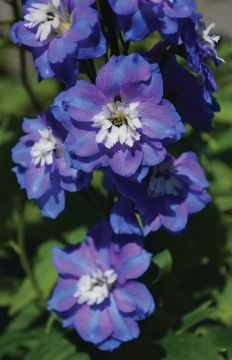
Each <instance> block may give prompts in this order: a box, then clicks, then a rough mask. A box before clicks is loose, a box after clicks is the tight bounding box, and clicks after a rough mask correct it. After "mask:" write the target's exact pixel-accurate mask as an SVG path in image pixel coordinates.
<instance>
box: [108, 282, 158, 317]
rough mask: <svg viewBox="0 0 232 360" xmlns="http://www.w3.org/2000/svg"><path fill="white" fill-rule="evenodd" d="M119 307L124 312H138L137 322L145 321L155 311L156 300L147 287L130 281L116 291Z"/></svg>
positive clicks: (115, 295)
mask: <svg viewBox="0 0 232 360" xmlns="http://www.w3.org/2000/svg"><path fill="white" fill-rule="evenodd" d="M114 297H115V299H116V300H115V301H116V304H117V307H118V308H119V309H120V311H122V312H126V313H128V312H129V313H130V312H134V311H135V310H136V320H143V319H144V318H145V317H146V316H148V315H150V314H152V313H153V312H154V310H155V304H154V300H153V298H152V296H151V294H150V292H149V291H148V289H147V287H146V286H145V285H143V284H141V283H138V282H135V281H128V282H127V283H126V284H125V285H124V286H123V287H121V288H120V287H119V288H117V289H115V291H114Z"/></svg>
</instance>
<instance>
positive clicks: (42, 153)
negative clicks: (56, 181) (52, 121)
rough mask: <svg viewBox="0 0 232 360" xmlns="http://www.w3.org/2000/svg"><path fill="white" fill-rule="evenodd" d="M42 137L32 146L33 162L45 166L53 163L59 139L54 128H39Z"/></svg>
mask: <svg viewBox="0 0 232 360" xmlns="http://www.w3.org/2000/svg"><path fill="white" fill-rule="evenodd" d="M39 133H40V135H41V138H40V140H39V141H37V142H36V143H35V144H34V145H33V146H32V148H31V156H32V164H33V165H40V166H44V165H45V164H47V165H51V164H52V163H53V152H54V150H55V149H56V145H57V140H56V138H55V137H54V135H53V133H52V130H51V129H49V128H47V129H44V130H39Z"/></svg>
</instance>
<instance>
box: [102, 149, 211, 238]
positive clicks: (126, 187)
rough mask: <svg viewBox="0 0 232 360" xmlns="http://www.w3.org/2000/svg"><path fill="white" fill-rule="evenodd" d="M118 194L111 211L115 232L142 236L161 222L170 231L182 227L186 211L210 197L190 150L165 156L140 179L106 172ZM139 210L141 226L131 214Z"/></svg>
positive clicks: (198, 208)
mask: <svg viewBox="0 0 232 360" xmlns="http://www.w3.org/2000/svg"><path fill="white" fill-rule="evenodd" d="M108 176H109V177H110V179H111V181H112V182H113V184H115V186H116V188H117V190H118V191H119V193H120V194H121V195H122V197H124V198H121V199H120V200H119V202H118V203H117V204H116V205H115V207H114V208H113V210H112V213H111V224H112V226H113V229H114V231H115V232H116V233H129V234H131V233H137V234H140V233H141V232H143V234H144V235H145V236H146V235H148V234H149V233H150V232H151V231H156V230H158V229H159V228H160V227H161V226H164V227H165V228H166V229H167V230H169V231H170V232H173V233H178V232H180V231H182V230H184V229H185V227H186V225H187V220H188V216H189V214H193V213H197V212H199V211H201V210H202V209H204V207H205V206H206V205H207V204H208V203H209V202H210V201H211V197H210V196H209V195H208V193H207V188H208V182H207V180H206V178H205V174H204V172H203V170H202V168H201V166H200V165H199V163H198V160H197V157H196V155H195V154H194V153H192V152H186V153H183V154H182V155H181V156H180V157H179V158H177V159H175V158H174V157H173V156H171V155H170V154H168V155H167V158H166V160H165V161H164V162H163V163H162V164H160V165H157V166H155V167H153V168H151V169H148V170H147V175H146V176H145V177H144V179H143V180H142V181H141V182H135V181H129V180H127V179H125V178H122V177H119V176H115V175H114V174H112V173H111V172H108ZM133 204H134V205H135V210H136V211H138V212H139V214H140V217H141V221H142V224H143V228H142V230H141V229H140V226H139V224H138V221H137V219H136V217H135V213H134V212H135V210H134V205H133Z"/></svg>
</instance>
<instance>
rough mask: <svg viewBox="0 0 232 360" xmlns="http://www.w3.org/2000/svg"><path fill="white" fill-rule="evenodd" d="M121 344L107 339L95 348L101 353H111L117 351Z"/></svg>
mask: <svg viewBox="0 0 232 360" xmlns="http://www.w3.org/2000/svg"><path fill="white" fill-rule="evenodd" d="M121 344H122V342H121V341H119V340H116V339H113V338H109V339H107V340H105V341H103V342H102V343H101V344H98V345H97V347H98V349H99V350H103V351H113V350H115V349H117V348H118V347H119V346H120V345H121Z"/></svg>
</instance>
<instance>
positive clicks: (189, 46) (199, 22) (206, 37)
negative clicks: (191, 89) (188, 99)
mask: <svg viewBox="0 0 232 360" xmlns="http://www.w3.org/2000/svg"><path fill="white" fill-rule="evenodd" d="M202 18H203V16H202V14H200V13H195V14H193V15H192V16H191V18H189V19H186V20H185V22H184V23H183V26H182V30H181V38H182V42H183V44H184V48H185V51H186V58H187V60H188V64H189V66H190V68H191V70H193V71H194V72H196V73H199V74H200V76H201V79H202V84H203V87H204V98H205V100H206V101H207V102H208V103H210V104H211V103H212V96H211V94H212V93H214V92H215V91H217V89H218V87H217V84H216V81H215V79H214V75H213V72H212V70H211V68H210V66H209V61H210V60H212V61H213V62H214V63H215V65H216V66H217V65H219V64H220V63H221V62H223V59H221V58H220V57H219V56H218V55H217V52H216V50H215V45H216V44H217V43H218V41H219V39H220V36H217V35H211V34H210V32H211V30H212V29H213V28H214V27H215V24H214V23H212V24H210V25H209V26H208V27H206V25H205V23H204V21H203V19H202Z"/></svg>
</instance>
